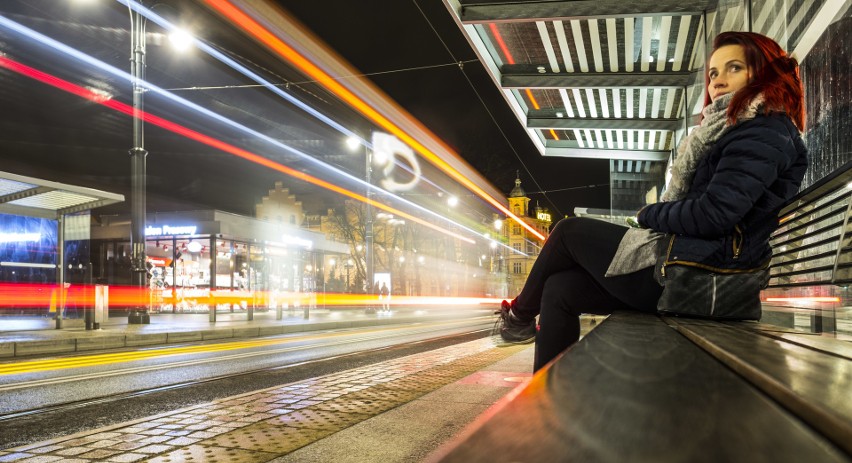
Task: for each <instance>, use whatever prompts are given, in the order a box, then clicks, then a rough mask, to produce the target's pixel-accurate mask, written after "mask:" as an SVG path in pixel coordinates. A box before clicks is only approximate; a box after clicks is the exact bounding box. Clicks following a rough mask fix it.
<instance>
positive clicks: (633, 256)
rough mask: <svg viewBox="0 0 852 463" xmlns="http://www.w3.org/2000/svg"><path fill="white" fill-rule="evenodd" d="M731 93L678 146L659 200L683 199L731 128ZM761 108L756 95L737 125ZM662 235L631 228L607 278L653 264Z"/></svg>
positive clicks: (708, 110) (710, 108) (708, 109)
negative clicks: (704, 161) (703, 163)
mask: <svg viewBox="0 0 852 463" xmlns="http://www.w3.org/2000/svg"><path fill="white" fill-rule="evenodd" d="M733 96H734V94H733V93H728V94H726V95H722V96H721V97H719V98H717V99H716V101H714V102H712V103H710V104H709V105H707V106H706V107H705V108H704V110H703V111H702V114H703V115H704V118H703V119H702V120H701V126H699V127H698V128H697V129H695V130H693V131H692V133H690V134H689V136H687V137H685V138H684V139H683V141H681V143H680V144H679V145H678V147H677V158H676V159H675V161H674V163H672V168H671V174H672V176H671V179H670V180H669V184H668V187H667V188H666V191H665V192H663V194H662V196H660V200H661V201H677V200H679V199H683V198H684V197H686V193H687V192H688V191H689V187H690V186H691V185H692V179H693V177H695V169H696V168H697V167H698V163H699V161H701V159H702V158H703V157H704V155H706V154H707V153H708V152H709V151H710V148H711V147H712V146H713V144H714V143H716V141H717V140H719V139H720V138H721V137H722V135H724V134H725V133H727V132H728V131H729V130H731V129H732V128H733V127H734V126H732V125H729V124H728V117H727V112H728V105H730V103H731V99H732V98H733ZM762 106H763V95H762V94H760V95H758V96H756V97H755V98H754V99H753V100H752V101H751V103H749V105H748V106H746V108H745V109H744V110H743V111H741V112H740V114H739V115H737V125H739V124H741V123H742V122H744V121H747V120H750V119H754V116H755V115H756V114H757V113H758V111H759V110H760V108H761V107H762ZM663 236H665V235H664V234H663V233H659V232H655V231H652V230H649V229H645V228H630V229H628V230H627V233H625V235H624V238H622V239H621V242H620V243H619V245H618V251H616V253H615V256H614V257H613V259H612V262H610V264H609V268H608V269H607V271H606V276H607V277H611V276H617V275H626V274H628V273H633V272H636V271H639V270H642V269H643V268H647V267H652V266H653V265H654V264H655V263H656V259H657V255H656V254H657V253H656V242H657V240H659V239H660V238H662V237H663Z"/></svg>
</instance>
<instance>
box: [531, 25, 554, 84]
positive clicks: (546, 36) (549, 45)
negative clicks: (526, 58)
mask: <svg viewBox="0 0 852 463" xmlns="http://www.w3.org/2000/svg"><path fill="white" fill-rule="evenodd" d="M535 26H536V27H537V28H538V35H539V37H540V38H541V44H542V46H544V53H545V54H546V55H547V61H548V62H549V63H550V71H551V72H559V63H558V62H557V61H556V51H555V50H554V49H553V42H551V41H550V33H549V32H548V31H547V23H545V22H544V21H536V22H535Z"/></svg>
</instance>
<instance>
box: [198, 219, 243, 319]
mask: <svg viewBox="0 0 852 463" xmlns="http://www.w3.org/2000/svg"><path fill="white" fill-rule="evenodd" d="M208 245H209V246H210V285H209V286H210V298H209V301H210V309H209V312H208V314H209V321H210V323H216V307H217V306H218V305H219V304H217V301H216V296H215V295H214V294H213V292H214V291H216V288H217V286H218V283H217V282H216V267H217V266H218V265H219V264H218V262H217V260H218V257H219V256H218V251H217V250H218V249H219V248H217V247H216V235H212V234H211V235H210V242H209V243H208ZM233 281H234V277H233V273H232V275H231V293H233V292H234V284H233ZM249 320H251V319H250V318H249Z"/></svg>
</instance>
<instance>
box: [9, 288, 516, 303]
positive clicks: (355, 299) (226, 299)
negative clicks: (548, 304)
mask: <svg viewBox="0 0 852 463" xmlns="http://www.w3.org/2000/svg"><path fill="white" fill-rule="evenodd" d="M182 291H184V295H183V296H181V297H177V298H176V297H174V292H173V291H172V290H171V289H169V290H156V291H153V290H151V289H149V288H140V287H138V286H117V285H116V286H109V297H108V299H109V306H110V307H113V308H126V307H138V306H147V305H149V304H151V301H152V298H154V299H156V300H157V301H158V302H157V304H168V303H170V302H173V301H174V302H182V301H190V302H193V303H195V304H201V305H207V306H208V307H212V306H216V305H220V304H237V305H240V304H241V303H252V302H254V303H257V304H258V305H259V306H260V307H269V306H270V305H272V304H271V302H272V301H277V302H278V303H282V302H287V303H288V304H290V305H292V306H295V307H299V306H307V305H308V304H309V303H311V302H316V303H317V304H323V305H326V306H333V307H365V306H376V305H379V303H380V301H379V299H378V298H377V297H376V295H374V294H345V293H314V294H308V293H296V292H280V291H276V292H272V291H251V292H250V291H240V290H229V289H220V290H214V291H212V293H211V291H210V290H197V293H192V292H191V291H193V290H190V289H182ZM154 296H156V297H154ZM63 298H64V305H65V306H66V307H68V306H74V307H84V308H89V307H92V306H94V304H95V286H93V285H76V284H74V285H70V286H69V287H68V288H66V290H65V291H64V294H61V293H60V291H59V286H57V285H51V284H22V283H0V309H4V308H6V309H17V308H51V307H56V306H57V305H60V304H62V303H63V300H62V299H63ZM500 301H501V299H499V298H488V297H443V296H442V297H437V296H435V297H432V296H391V299H390V302H389V304H390V305H392V306H397V307H429V306H440V307H448V306H462V305H483V304H499V303H500Z"/></svg>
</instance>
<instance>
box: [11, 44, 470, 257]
mask: <svg viewBox="0 0 852 463" xmlns="http://www.w3.org/2000/svg"><path fill="white" fill-rule="evenodd" d="M0 67H4V68H6V69H9V70H11V71H15V72H17V73H19V74H21V75H24V76H27V77H30V78H32V79H35V80H38V81H40V82H43V83H45V84H48V85H51V86H53V87H56V88H58V89H60V90H64V91H66V92H68V93H71V94H73V95H77V96H79V97H81V98H85V99H87V100H90V101H92V102H94V103H97V104H100V105H103V106H106V107H108V108H110V109H113V110H115V111H118V112H121V113H124V114H127V115H128V116H131V117H140V118H142V120H144V121H145V122H147V123H149V124H153V125H156V126H158V127H162V128H164V129H166V130H168V131H170V132H174V133H176V134H178V135H182V136H184V137H186V138H189V139H191V140H195V141H197V142H199V143H202V144H204V145H207V146H210V147H213V148H216V149H218V150H221V151H224V152H226V153H230V154H233V155H235V156H237V157H240V158H243V159H245V160H247V161H251V162H253V163H255V164H259V165H262V166H264V167H268V168H270V169H273V170H276V171H278V172H281V173H283V174H286V175H289V176H291V177H294V178H297V179H299V180H303V181H305V182H308V183H311V184H314V185H316V186H319V187H321V188H325V189H327V190H329V191H333V192H335V193H339V194H341V195H344V196H347V197H349V198H352V199H355V200H357V201H361V202H363V203H366V204H370V205H372V206H374V207H376V208H378V209H382V210H385V211H387V212H390V213H392V214H395V215H398V216H400V217H404V218H406V219H408V220H411V221H412V222H416V223H419V224H421V225H424V226H426V227H429V228H431V229H433V230H436V231H439V232H441V233H444V234H446V235H449V236H452V237H453V238H457V239H460V240H462V241H465V242H468V243H471V244H473V243H475V241H474V240H472V239H470V238H467V237H465V236H462V235H459V234H458V233H455V232H452V231H450V230H446V229H444V228H441V227H439V226H437V225H435V224H433V223H429V222H427V221H425V220H423V219H421V218H419V217H416V216H414V215H411V214H408V213H406V212H403V211H401V210H399V209H396V208H393V207H391V206H388V205H386V204H382V203H380V202H377V201H375V200H373V199H369V198H367V197H365V196H362V195H360V194H358V193H355V192H352V191H349V190H347V189H345V188H342V187H339V186H337V185H335V184H333V183H330V182H327V181H325V180H322V179H319V178H317V177H314V176H312V175H309V174H306V173H304V172H300V171H298V170H296V169H293V168H290V167H287V166H285V165H283V164H279V163H277V162H275V161H272V160H269V159H267V158H264V157H263V156H260V155H257V154H254V153H252V152H250V151H247V150H244V149H242V148H238V147H236V146H234V145H231V144H229V143H225V142H223V141H221V140H217V139H215V138H213V137H210V136H207V135H204V134H202V133H199V132H196V131H194V130H192V129H189V128H187V127H184V126H182V125H180V124H176V123H174V122H171V121H169V120H167V119H164V118H161V117H159V116H155V115H153V114H150V113H148V112H144V111H137V110H135V109H134V108H133V107H132V106H130V105H127V104H125V103H121V102H120V101H116V100H113V99H109V100H104V99H103V97H102V96H100V95H98V94H96V93H94V92H92V91H90V90H88V89H86V88H83V87H80V86H79V85H76V84H73V83H71V82H68V81H66V80H63V79H60V78H58V77H56V76H53V75H51V74H47V73H45V72H43V71H39V70H38V69H35V68H32V67H29V66H27V65H25V64H22V63H19V62H17V61H14V60H12V59H9V58H7V57H5V56H0Z"/></svg>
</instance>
